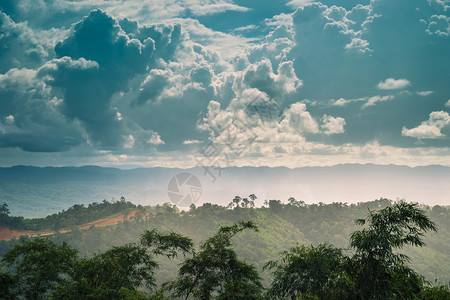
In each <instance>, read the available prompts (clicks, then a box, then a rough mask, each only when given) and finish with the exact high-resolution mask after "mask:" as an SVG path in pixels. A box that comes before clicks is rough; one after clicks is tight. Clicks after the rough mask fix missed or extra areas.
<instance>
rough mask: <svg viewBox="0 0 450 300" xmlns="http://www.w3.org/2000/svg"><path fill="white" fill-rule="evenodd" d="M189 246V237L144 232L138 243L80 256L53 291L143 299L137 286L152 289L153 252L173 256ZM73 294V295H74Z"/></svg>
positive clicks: (63, 296) (68, 296)
mask: <svg viewBox="0 0 450 300" xmlns="http://www.w3.org/2000/svg"><path fill="white" fill-rule="evenodd" d="M191 249H192V241H191V239H189V238H187V237H184V236H182V235H179V234H177V233H174V232H171V233H169V234H164V233H160V232H159V231H157V230H156V229H153V230H150V231H148V230H147V231H145V233H144V234H143V235H142V236H141V240H140V243H136V244H126V245H123V246H119V247H112V248H111V249H110V250H107V251H106V252H104V253H100V254H96V255H94V257H92V258H84V259H81V260H80V261H79V262H78V263H77V265H76V267H75V268H74V270H73V272H72V273H71V274H70V275H71V278H72V280H71V281H68V282H66V283H65V284H63V285H61V287H60V289H59V290H58V291H57V293H56V294H55V297H56V298H58V299H74V298H75V299H86V298H91V299H123V298H127V297H129V298H132V299H139V298H144V297H145V295H144V294H143V293H142V292H140V291H139V289H140V288H147V289H153V288H154V287H155V286H156V284H155V270H156V269H157V268H158V264H157V263H156V261H155V260H154V256H155V255H165V256H167V257H169V258H173V257H175V256H176V255H177V251H178V250H181V251H182V252H183V253H187V252H189V251H191ZM74 295H76V296H74Z"/></svg>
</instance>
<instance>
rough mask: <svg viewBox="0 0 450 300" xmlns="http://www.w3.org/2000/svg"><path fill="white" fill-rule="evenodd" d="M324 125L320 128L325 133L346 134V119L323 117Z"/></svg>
mask: <svg viewBox="0 0 450 300" xmlns="http://www.w3.org/2000/svg"><path fill="white" fill-rule="evenodd" d="M322 123H323V124H322V125H320V127H321V128H322V129H323V130H324V131H323V133H325V134H327V135H330V134H337V133H344V131H345V130H344V126H345V119H344V118H341V117H332V116H328V115H323V117H322Z"/></svg>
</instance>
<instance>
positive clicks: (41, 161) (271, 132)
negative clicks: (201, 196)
mask: <svg viewBox="0 0 450 300" xmlns="http://www.w3.org/2000/svg"><path fill="white" fill-rule="evenodd" d="M449 5H450V2H449V1H440V0H420V1H419V0H398V1H392V0H372V1H368V0H366V1H350V0H343V1H337V0H336V1H333V0H324V1H322V2H314V1H308V0H292V1H274V0H271V1H269V0H260V1H257V0H246V1H244V0H235V1H233V0H216V1H214V0H164V1H163V0H161V1H138V0H128V1H125V0H122V1H119V0H112V1H106V0H78V1H69V0H60V1H56V0H41V1H34V0H4V1H2V2H1V3H0V157H1V159H0V165H1V166H11V165H17V164H26V165H39V166H43V165H54V166H61V165H86V164H95V165H104V166H119V167H120V166H122V167H131V166H168V167H193V166H195V165H196V164H197V163H198V160H199V159H198V158H199V157H200V158H201V159H206V160H208V159H210V160H215V159H213V158H212V157H213V156H214V157H215V158H218V157H222V158H223V157H225V158H226V164H227V165H235V166H287V167H301V166H317V165H318V166H323V165H335V164H340V163H376V164H404V165H409V166H416V165H429V164H441V165H447V166H450V115H449V112H450V25H449V24H450V6H449ZM212 150H214V151H212ZM211 151H212V152H211Z"/></svg>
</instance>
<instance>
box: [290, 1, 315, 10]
mask: <svg viewBox="0 0 450 300" xmlns="http://www.w3.org/2000/svg"><path fill="white" fill-rule="evenodd" d="M311 2H313V0H291V1H289V2H288V3H287V4H286V5H287V6H290V7H292V8H294V9H295V8H299V7H303V6H305V5H306V4H308V3H311Z"/></svg>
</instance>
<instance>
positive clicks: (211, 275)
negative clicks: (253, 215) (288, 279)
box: [169, 222, 263, 299]
mask: <svg viewBox="0 0 450 300" xmlns="http://www.w3.org/2000/svg"><path fill="white" fill-rule="evenodd" d="M245 229H253V230H257V227H256V226H255V225H254V224H253V223H252V222H239V223H236V224H233V225H231V226H224V227H221V228H220V229H219V232H218V233H217V234H216V235H214V236H212V237H211V238H209V239H208V240H207V241H206V242H204V243H203V244H202V245H201V247H200V251H199V252H198V253H194V255H193V257H192V258H189V259H187V260H185V261H184V262H183V263H182V265H181V268H180V270H179V275H178V279H177V280H176V281H174V282H172V283H170V284H169V289H171V290H173V296H176V297H183V298H184V299H188V298H189V297H190V296H193V297H194V298H196V299H212V298H216V299H259V298H261V293H262V289H263V287H262V284H261V281H260V276H259V274H258V272H257V271H256V269H255V267H254V266H252V265H249V264H248V263H246V262H245V261H243V260H240V259H239V258H238V257H237V255H236V253H235V251H234V250H233V249H232V248H231V245H232V244H231V238H232V237H233V236H234V235H236V234H237V233H239V232H241V231H243V230H245Z"/></svg>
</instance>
